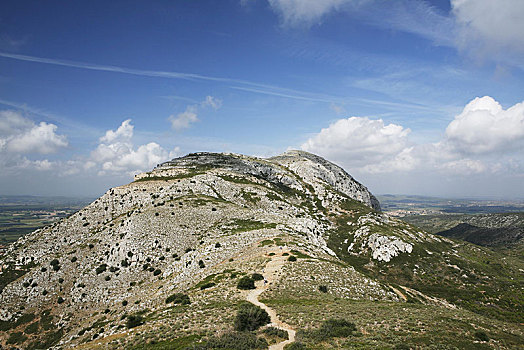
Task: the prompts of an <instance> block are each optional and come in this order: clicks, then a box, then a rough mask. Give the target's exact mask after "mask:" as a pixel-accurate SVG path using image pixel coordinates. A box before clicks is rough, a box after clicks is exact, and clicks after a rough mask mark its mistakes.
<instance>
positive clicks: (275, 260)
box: [246, 250, 295, 350]
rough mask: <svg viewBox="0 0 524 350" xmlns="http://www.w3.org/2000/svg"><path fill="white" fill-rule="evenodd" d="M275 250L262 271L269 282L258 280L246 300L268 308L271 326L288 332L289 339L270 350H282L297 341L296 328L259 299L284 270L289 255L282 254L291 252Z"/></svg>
mask: <svg viewBox="0 0 524 350" xmlns="http://www.w3.org/2000/svg"><path fill="white" fill-rule="evenodd" d="M273 252H274V253H275V255H274V256H272V257H271V261H269V262H268V263H267V265H266V267H265V268H264V271H263V273H262V274H263V275H264V278H265V279H266V281H267V283H266V284H264V281H258V282H257V283H256V284H255V285H256V287H257V288H256V289H253V290H251V291H249V293H248V294H247V297H246V300H247V301H249V302H250V303H252V304H255V305H257V306H260V307H261V308H263V309H264V310H266V312H267V313H268V314H269V317H271V324H270V326H273V327H277V328H280V329H283V330H285V331H286V332H287V334H288V336H289V339H288V340H285V341H283V342H280V343H277V344H273V345H271V346H270V347H269V350H282V349H284V346H286V345H287V344H290V343H293V342H294V341H295V330H294V329H293V328H291V326H290V325H288V324H286V323H284V322H282V321H280V320H279V319H278V316H277V313H276V312H275V310H273V309H272V308H270V307H269V306H267V305H266V304H263V303H261V302H260V301H258V297H259V295H260V294H262V292H264V291H265V290H266V289H267V288H268V287H269V286H270V285H271V283H273V282H274V281H276V280H277V279H278V278H279V273H280V271H281V270H282V266H283V265H284V264H285V262H286V259H287V258H288V257H287V256H282V254H283V253H285V252H288V253H289V251H287V250H274V251H273Z"/></svg>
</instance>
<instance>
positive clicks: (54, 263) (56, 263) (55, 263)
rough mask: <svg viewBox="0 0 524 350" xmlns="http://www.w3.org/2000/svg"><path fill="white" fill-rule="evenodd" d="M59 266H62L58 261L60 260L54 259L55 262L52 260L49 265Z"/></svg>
mask: <svg viewBox="0 0 524 350" xmlns="http://www.w3.org/2000/svg"><path fill="white" fill-rule="evenodd" d="M59 264H60V262H59V261H58V259H53V260H51V262H50V263H49V265H51V266H55V265H59Z"/></svg>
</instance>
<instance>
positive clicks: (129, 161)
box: [84, 119, 179, 175]
mask: <svg viewBox="0 0 524 350" xmlns="http://www.w3.org/2000/svg"><path fill="white" fill-rule="evenodd" d="M133 132H134V126H133V125H132V124H131V119H127V120H125V121H123V122H122V124H121V125H120V126H119V127H118V128H117V129H116V130H115V131H113V130H108V131H106V133H105V135H104V136H103V137H101V138H100V144H99V145H98V147H97V148H96V149H95V150H93V151H92V152H91V157H90V160H89V161H88V162H86V163H85V166H84V168H85V169H86V170H91V169H98V174H99V175H105V174H108V173H122V174H135V173H138V172H141V171H146V170H150V169H152V168H153V167H155V166H156V165H157V164H159V163H161V162H164V161H166V160H168V159H170V158H173V157H175V156H177V155H178V152H179V150H178V148H176V149H174V150H173V151H171V152H169V151H167V150H166V149H164V148H162V147H161V146H160V145H159V144H157V143H155V142H150V143H148V144H145V145H140V146H138V147H137V148H136V149H135V146H134V145H133V142H132V138H133Z"/></svg>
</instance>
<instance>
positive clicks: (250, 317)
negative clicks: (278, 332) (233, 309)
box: [234, 303, 271, 331]
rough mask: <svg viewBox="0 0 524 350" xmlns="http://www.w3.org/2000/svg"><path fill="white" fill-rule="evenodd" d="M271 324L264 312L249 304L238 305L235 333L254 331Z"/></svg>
mask: <svg viewBox="0 0 524 350" xmlns="http://www.w3.org/2000/svg"><path fill="white" fill-rule="evenodd" d="M270 322H271V318H270V317H269V315H268V313H267V312H266V310H264V309H262V308H261V307H259V306H256V305H253V304H251V303H242V304H240V306H239V308H238V311H237V315H236V317H235V324H234V325H235V330H236V331H254V330H256V329H258V328H260V327H262V326H264V325H266V324H268V323H270Z"/></svg>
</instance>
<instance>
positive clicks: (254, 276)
mask: <svg viewBox="0 0 524 350" xmlns="http://www.w3.org/2000/svg"><path fill="white" fill-rule="evenodd" d="M251 278H252V279H253V281H262V280H263V279H264V276H263V275H262V274H260V273H257V272H255V273H254V274H252V275H251Z"/></svg>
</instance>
